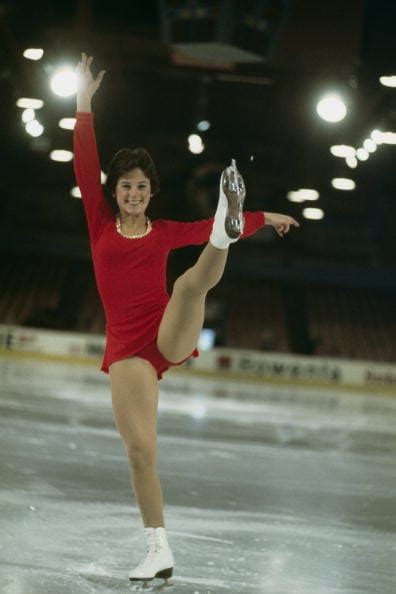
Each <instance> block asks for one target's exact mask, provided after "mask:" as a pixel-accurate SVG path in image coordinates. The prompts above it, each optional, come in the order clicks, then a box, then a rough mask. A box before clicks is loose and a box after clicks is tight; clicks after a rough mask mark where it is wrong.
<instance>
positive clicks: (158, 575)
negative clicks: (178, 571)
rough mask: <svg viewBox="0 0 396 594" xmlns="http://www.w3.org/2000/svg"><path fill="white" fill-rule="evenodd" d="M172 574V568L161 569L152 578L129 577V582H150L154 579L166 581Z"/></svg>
mask: <svg viewBox="0 0 396 594" xmlns="http://www.w3.org/2000/svg"><path fill="white" fill-rule="evenodd" d="M172 574H173V567H168V568H167V569H162V570H161V571H158V572H157V573H156V574H155V575H154V576H153V577H130V578H129V579H130V581H131V582H150V581H151V580H154V579H156V578H159V579H164V580H167V579H169V578H170V577H172Z"/></svg>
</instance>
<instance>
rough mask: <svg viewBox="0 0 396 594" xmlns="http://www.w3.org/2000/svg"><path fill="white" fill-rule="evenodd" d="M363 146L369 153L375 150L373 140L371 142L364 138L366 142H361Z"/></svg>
mask: <svg viewBox="0 0 396 594" xmlns="http://www.w3.org/2000/svg"><path fill="white" fill-rule="evenodd" d="M363 146H364V148H365V149H366V151H368V152H369V153H374V152H375V151H376V150H377V145H376V144H375V142H374V140H371V138H366V140H365V141H364V142H363Z"/></svg>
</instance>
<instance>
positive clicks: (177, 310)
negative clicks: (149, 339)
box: [157, 161, 246, 363]
mask: <svg viewBox="0 0 396 594" xmlns="http://www.w3.org/2000/svg"><path fill="white" fill-rule="evenodd" d="M245 196H246V188H245V183H244V181H243V178H242V176H241V175H240V173H239V172H238V170H237V169H236V164H235V161H233V162H232V166H231V167H227V169H225V170H224V171H223V173H222V175H221V178H220V191H219V202H218V204H217V210H216V213H215V216H214V222H213V227H212V233H211V235H210V238H209V243H208V244H207V246H206V247H205V249H204V250H203V251H202V253H201V255H200V257H199V258H198V261H197V263H196V264H195V265H194V266H192V267H191V268H189V269H188V270H187V271H186V272H185V273H184V274H182V276H180V277H179V278H178V279H177V281H176V282H175V284H174V287H173V292H172V296H171V298H170V301H169V303H168V305H167V307H166V309H165V312H164V315H163V317H162V320H161V324H160V327H159V331H158V337H157V346H158V349H159V351H160V352H161V353H162V354H163V356H164V357H165V358H166V359H168V361H171V362H172V363H178V362H179V361H182V360H183V359H186V358H187V357H188V356H189V355H191V353H192V351H193V350H194V349H195V347H196V346H197V343H198V338H199V335H200V332H201V330H202V326H203V322H204V318H205V299H206V294H207V292H208V291H209V290H210V289H212V287H214V286H215V285H217V283H218V282H219V280H220V279H221V277H222V276H223V272H224V268H225V264H226V261H227V256H228V248H229V246H230V243H234V242H235V241H237V240H238V238H239V236H240V234H241V233H242V230H243V216H242V206H243V202H244V200H245Z"/></svg>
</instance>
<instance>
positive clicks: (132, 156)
mask: <svg viewBox="0 0 396 594" xmlns="http://www.w3.org/2000/svg"><path fill="white" fill-rule="evenodd" d="M136 168H139V169H141V170H142V171H143V173H144V175H145V176H146V177H147V178H148V179H149V180H150V184H151V192H152V194H156V193H157V192H158V191H159V178H158V173H157V169H156V167H155V164H154V161H153V160H152V158H151V156H150V154H149V153H148V151H146V149H144V148H135V149H130V148H122V149H120V150H119V151H117V152H116V154H115V155H114V156H113V158H112V159H111V161H110V163H109V166H108V168H107V179H106V183H105V190H106V192H107V198H108V199H109V201H110V204H111V206H112V207H113V208H116V207H117V204H116V203H115V199H114V196H113V194H114V192H115V187H116V185H117V182H118V180H119V178H120V177H121V175H123V174H124V173H128V171H132V169H136Z"/></svg>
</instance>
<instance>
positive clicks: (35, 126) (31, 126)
mask: <svg viewBox="0 0 396 594" xmlns="http://www.w3.org/2000/svg"><path fill="white" fill-rule="evenodd" d="M25 130H26V132H27V133H28V134H30V136H34V137H37V136H41V135H42V133H43V132H44V126H42V125H41V124H40V122H38V121H37V120H30V122H28V123H27V124H26V126H25Z"/></svg>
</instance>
